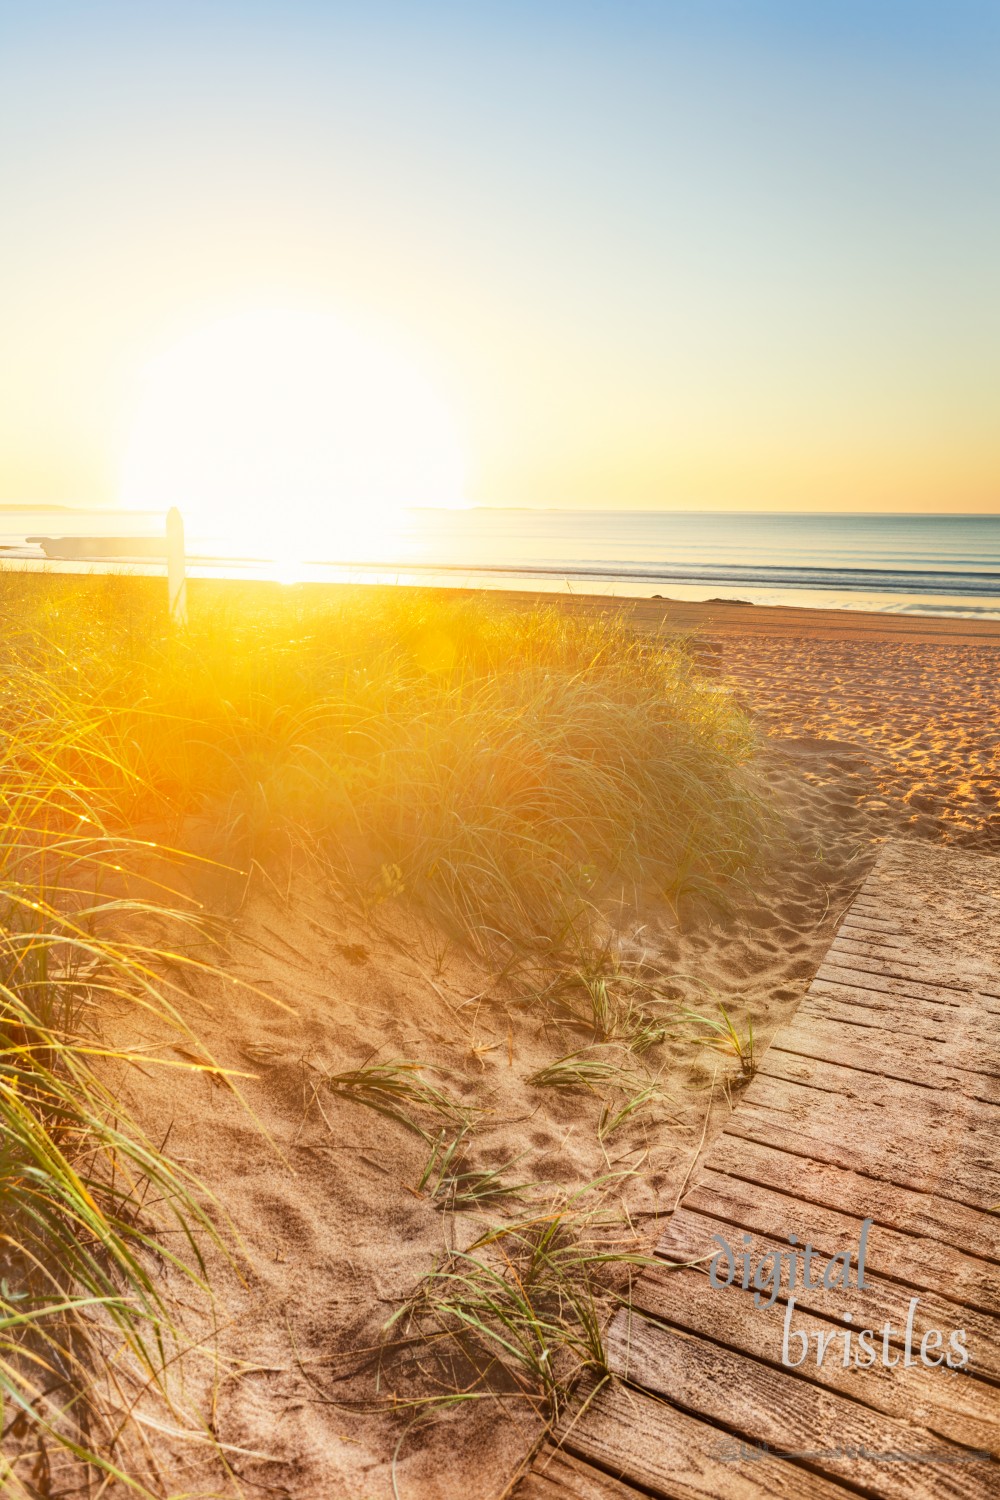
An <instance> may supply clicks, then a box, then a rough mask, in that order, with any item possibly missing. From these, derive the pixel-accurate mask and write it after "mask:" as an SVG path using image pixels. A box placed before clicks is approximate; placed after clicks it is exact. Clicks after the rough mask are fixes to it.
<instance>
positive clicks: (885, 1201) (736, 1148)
mask: <svg viewBox="0 0 1000 1500" xmlns="http://www.w3.org/2000/svg"><path fill="white" fill-rule="evenodd" d="M705 1166H706V1168H708V1169H711V1170H714V1171H716V1172H720V1173H726V1174H728V1175H729V1176H732V1177H738V1178H741V1179H743V1180H745V1181H746V1182H747V1183H750V1184H758V1185H764V1186H765V1187H772V1186H773V1188H775V1189H776V1190H778V1191H781V1192H786V1193H788V1194H789V1195H791V1196H792V1197H794V1198H796V1199H798V1200H800V1201H802V1202H805V1203H810V1204H819V1205H824V1206H828V1207H829V1208H831V1209H834V1210H837V1211H839V1212H840V1213H844V1214H850V1215H851V1217H852V1218H853V1219H855V1221H856V1222H857V1223H858V1224H860V1222H861V1220H862V1219H864V1218H866V1217H867V1216H868V1215H869V1214H877V1216H878V1221H879V1223H880V1224H883V1225H886V1226H887V1227H889V1228H891V1229H896V1230H899V1231H900V1232H901V1233H903V1234H911V1235H915V1236H917V1237H918V1238H919V1239H920V1240H922V1241H931V1242H933V1243H931V1244H929V1245H928V1253H929V1254H936V1253H937V1251H936V1249H935V1245H936V1244H944V1245H948V1246H952V1245H961V1246H962V1247H963V1249H964V1250H965V1251H966V1252H967V1253H968V1254H969V1255H973V1256H977V1257H979V1258H981V1259H983V1260H986V1261H989V1262H992V1263H994V1264H996V1263H1000V1216H998V1215H996V1214H989V1213H984V1212H982V1211H977V1210H976V1209H974V1208H967V1207H965V1206H964V1205H963V1204H960V1203H955V1202H954V1201H952V1200H949V1199H942V1198H937V1197H935V1196H934V1195H933V1194H931V1193H922V1192H919V1191H915V1190H913V1189H911V1188H908V1187H903V1186H900V1185H899V1184H896V1183H889V1182H884V1181H882V1182H873V1181H872V1179H871V1178H870V1177H867V1176H865V1175H864V1173H863V1172H861V1171H860V1170H857V1166H858V1164H857V1163H856V1162H855V1163H853V1164H852V1167H850V1168H845V1167H838V1166H833V1165H831V1164H830V1163H829V1162H822V1161H816V1160H812V1159H810V1158H808V1157H803V1156H794V1155H792V1154H791V1153H790V1152H788V1151H785V1150H781V1149H780V1148H777V1147H773V1146H768V1145H763V1144H761V1143H760V1142H757V1141H751V1140H744V1139H742V1138H741V1137H739V1136H735V1135H733V1134H731V1133H729V1132H727V1133H726V1134H724V1135H722V1136H720V1137H719V1138H718V1140H717V1141H716V1142H715V1144H714V1145H713V1147H712V1149H711V1151H710V1152H709V1154H708V1156H707V1157H706V1160H705ZM685 1201H686V1200H685Z"/></svg>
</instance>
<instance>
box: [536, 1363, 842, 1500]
mask: <svg viewBox="0 0 1000 1500" xmlns="http://www.w3.org/2000/svg"><path fill="white" fill-rule="evenodd" d="M582 1401H583V1402H589V1404H588V1405H587V1406H586V1409H585V1410H584V1412H583V1415H582V1417H579V1418H577V1419H574V1418H573V1417H570V1418H569V1419H568V1420H567V1422H566V1423H565V1425H564V1427H562V1428H560V1429H559V1431H558V1433H557V1438H558V1441H559V1442H560V1444H561V1446H562V1447H563V1448H565V1449H566V1450H568V1451H569V1452H571V1453H573V1454H575V1455H576V1457H578V1458H582V1459H585V1460H586V1461H587V1462H588V1463H591V1464H596V1465H597V1466H598V1467H599V1468H601V1469H604V1470H606V1471H607V1472H608V1473H609V1474H611V1475H613V1476H614V1477H615V1478H623V1479H625V1478H627V1479H628V1481H629V1482H630V1483H631V1484H633V1485H638V1486H639V1488H640V1489H643V1490H646V1491H647V1492H648V1493H649V1494H651V1495H656V1496H657V1497H659V1500H846V1495H847V1494H848V1492H847V1491H845V1490H844V1488H843V1487H842V1486H841V1485H838V1484H837V1483H836V1482H835V1481H834V1480H831V1479H825V1478H820V1477H819V1476H818V1475H815V1474H811V1473H809V1471H808V1470H807V1469H803V1468H800V1467H799V1466H798V1465H797V1464H792V1463H788V1462H786V1461H785V1460H783V1459H779V1458H773V1457H770V1456H768V1457H765V1458H763V1459H762V1460H761V1461H759V1462H751V1463H738V1462H734V1461H733V1457H732V1456H729V1457H726V1456H725V1455H726V1454H729V1455H732V1453H733V1443H732V1438H731V1435H730V1434H729V1433H727V1432H720V1430H719V1428H718V1427H715V1426H712V1425H711V1424H710V1423H708V1422H700V1421H698V1420H697V1418H695V1417H691V1416H688V1415H687V1413H685V1412H682V1411H679V1410H678V1409H677V1407H676V1406H673V1405H669V1404H668V1403H667V1402H666V1401H664V1400H660V1399H658V1398H657V1397H654V1396H650V1395H647V1394H645V1393H644V1392H641V1391H637V1390H633V1389H631V1388H630V1387H628V1386H626V1385H623V1384H622V1383H621V1381H618V1380H612V1381H608V1382H607V1383H606V1384H605V1385H604V1386H602V1388H601V1389H600V1390H599V1391H598V1392H597V1394H596V1396H591V1394H590V1392H589V1391H587V1392H584V1394H583V1397H582ZM737 1456H738V1454H737Z"/></svg>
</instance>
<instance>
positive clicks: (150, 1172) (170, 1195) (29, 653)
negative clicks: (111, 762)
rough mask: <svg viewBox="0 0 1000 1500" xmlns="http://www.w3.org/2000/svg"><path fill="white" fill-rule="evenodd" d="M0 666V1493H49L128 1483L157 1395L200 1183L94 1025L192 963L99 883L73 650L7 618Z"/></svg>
mask: <svg viewBox="0 0 1000 1500" xmlns="http://www.w3.org/2000/svg"><path fill="white" fill-rule="evenodd" d="M0 668H2V673H3V677H2V688H0V693H2V697H0V1432H2V1434H3V1447H4V1458H3V1460H2V1466H0V1490H2V1492H3V1493H5V1494H7V1493H10V1494H12V1495H18V1494H46V1493H50V1492H56V1491H58V1492H60V1493H62V1492H63V1488H62V1487H64V1486H68V1485H69V1478H68V1477H67V1476H71V1475H72V1474H73V1473H74V1472H75V1473H77V1475H78V1476H79V1474H81V1473H83V1472H84V1471H86V1470H88V1469H90V1470H91V1471H93V1470H99V1471H103V1472H104V1473H105V1475H106V1476H117V1477H118V1478H119V1479H120V1480H121V1481H122V1482H136V1483H137V1481H135V1474H136V1473H137V1472H138V1471H139V1470H141V1469H142V1468H143V1467H144V1465H143V1462H142V1457H141V1451H140V1450H141V1442H140V1441H139V1439H138V1436H137V1430H136V1429H135V1427H134V1424H133V1423H132V1420H131V1409H132V1407H133V1405H134V1403H135V1402H136V1401H137V1399H138V1398H139V1397H140V1394H141V1393H142V1392H143V1391H145V1392H146V1399H147V1401H148V1399H149V1395H150V1393H152V1392H156V1391H158V1392H159V1394H160V1396H161V1397H163V1398H164V1399H166V1400H167V1401H168V1402H169V1401H170V1399H171V1398H170V1394H169V1391H168V1388H167V1382H166V1371H167V1367H168V1364H169V1361H170V1358H171V1355H172V1351H173V1348H174V1346H175V1342H176V1336H177V1328H176V1326H175V1324H174V1321H173V1318H172V1315H171V1312H170V1309H169V1308H168V1306H167V1305H166V1303H165V1301H164V1297H163V1293H162V1287H163V1285H164V1282H163V1273H164V1271H165V1270H168V1269H170V1268H172V1269H173V1270H174V1271H175V1272H179V1273H180V1275H181V1276H182V1277H184V1278H186V1279H187V1280H188V1281H189V1282H190V1283H194V1284H197V1285H199V1286H202V1288H203V1289H204V1284H203V1280H202V1273H203V1263H202V1260H201V1256H200V1253H199V1237H200V1236H201V1235H205V1234H207V1235H209V1236H214V1233H215V1231H214V1230H213V1228H212V1224H211V1220H210V1218H209V1216H208V1214H207V1212H206V1209H205V1205H204V1195H203V1194H201V1193H200V1192H199V1191H198V1188H197V1185H196V1184H195V1183H194V1182H193V1181H192V1180H191V1179H190V1178H189V1177H188V1176H187V1175H186V1174H185V1173H184V1172H183V1171H181V1170H180V1169H179V1168H178V1167H177V1166H176V1165H175V1164H173V1163H171V1162H170V1161H169V1159H168V1158H167V1157H166V1156H165V1155H164V1154H163V1153H162V1152H161V1151H160V1150H158V1149H157V1148H156V1146H155V1145H154V1144H153V1143H152V1142H151V1141H150V1140H148V1139H147V1138H145V1136H144V1135H143V1133H142V1132H141V1131H140V1130H139V1129H138V1128H136V1126H135V1125H134V1124H132V1123H131V1122H130V1121H129V1120H128V1118H127V1115H126V1113H125V1111H124V1110H123V1108H122V1104H121V1100H120V1099H119V1098H118V1097H117V1093H116V1091H115V1090H114V1088H113V1087H112V1081H113V1070H114V1069H115V1068H118V1069H120V1068H122V1067H124V1066H127V1057H126V1055H125V1054H124V1053H123V1052H121V1051H120V1050H117V1049H115V1048H114V1047H111V1046H108V1045H106V1043H105V1042H104V1040H103V1038H102V1029H101V1027H100V1025H99V1017H100V1015H101V1014H106V1013H107V1012H108V1011H109V1010H115V1011H117V1012H118V1013H121V1011H122V1010H123V1009H124V1008H129V1007H130V1008H136V1007H138V1008H141V1009H142V1010H143V1011H144V1012H145V1013H146V1014H147V1015H148V1014H153V1015H155V1016H157V1017H158V1018H160V1019H161V1020H163V1021H166V1022H168V1023H169V1024H170V1025H172V1026H180V1022H179V1018H178V1017H177V1015H176V1013H175V1011H174V1007H173V1005H172V1002H171V991H172V990H174V989H175V985H174V982H173V981H171V980H170V978H169V977H168V975H167V973H166V963H167V961H168V960H169V963H170V964H171V965H172V966H173V968H174V969H175V970H176V968H177V966H178V965H181V966H184V965H189V966H191V967H198V966H199V960H198V959H197V958H194V957H188V958H185V957H184V956H183V955H177V954H175V953H174V952H172V951H171V952H169V953H168V952H165V951H163V950H162V949H159V948H158V947H157V946H156V945H155V944H154V943H151V942H150V941H148V940H143V939H142V938H141V936H140V934H139V933H138V931H136V930H133V931H132V933H131V935H130V934H129V931H128V924H129V921H130V920H131V921H132V922H133V924H134V923H135V921H136V919H145V920H146V921H148V920H150V919H154V918H155V920H156V921H157V922H159V923H160V924H161V925H162V924H164V923H167V924H169V925H173V926H174V927H175V928H176V926H177V924H178V923H179V924H181V927H182V928H185V927H189V926H190V924H191V921H192V918H191V916H190V914H189V913H186V912H184V911H180V910H179V911H176V912H172V911H171V910H170V909H169V908H168V907H167V906H166V905H165V904H163V903H151V902H148V901H138V900H131V901H129V900H124V899H122V897H121V895H120V894H115V893H114V892H112V891H110V890H109V886H110V885H111V883H112V882H113V881H114V880H116V879H120V875H121V870H122V861H123V860H124V859H125V858H126V857H127V849H128V840H123V839H122V837H120V836H118V835H112V834H111V833H110V832H108V830H107V829H106V828H104V827H103V826H102V819H101V812H100V810H99V808H98V806H96V805H95V802H94V800H93V798H92V792H93V785H94V783H95V782H103V781H104V780H105V779H106V777H107V774H108V769H109V768H108V765H107V762H106V755H107V740H106V736H105V734H104V732H103V725H102V723H101V719H100V715H99V714H95V712H94V711H93V709H92V708H90V707H86V706H85V704H84V702H83V701H82V700H81V697H80V696H79V695H77V694H76V693H75V692H74V690H73V668H72V664H71V663H70V662H68V661H67V660H65V659H61V658H60V657H58V656H55V657H53V656H51V655H50V654H49V653H48V651H47V649H46V648H44V647H43V645H42V644H41V643H40V641H39V640H38V638H37V637H36V636H34V635H33V634H31V633H26V634H21V635H19V634H18V633H16V632H15V631H13V630H8V631H7V632H5V633H4V635H3V646H2V648H0ZM146 1061H147V1065H148V1059H147V1060H146ZM154 1204H155V1207H154ZM173 1414H174V1415H176V1412H175V1413H173ZM182 1420H184V1419H182Z"/></svg>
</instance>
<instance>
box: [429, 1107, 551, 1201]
mask: <svg viewBox="0 0 1000 1500" xmlns="http://www.w3.org/2000/svg"><path fill="white" fill-rule="evenodd" d="M467 1137H468V1129H467V1127H463V1129H461V1130H460V1131H459V1132H458V1134H457V1135H456V1136H454V1137H453V1138H452V1139H451V1140H450V1141H449V1140H448V1132H447V1131H446V1130H442V1131H441V1133H440V1134H439V1135H438V1137H437V1139H436V1140H435V1141H434V1143H433V1144H432V1146H431V1149H430V1154H429V1156H428V1158H427V1161H426V1164H425V1166H424V1170H423V1172H422V1173H421V1176H420V1181H419V1183H418V1184H417V1191H418V1192H421V1193H426V1194H427V1196H428V1197H429V1198H430V1199H431V1200H432V1202H433V1203H434V1206H435V1207H436V1208H440V1209H444V1210H446V1211H448V1212H456V1211H460V1210H463V1209H464V1210H468V1209H481V1208H485V1207H487V1206H488V1205H490V1204H496V1203H498V1202H500V1201H501V1200H503V1199H506V1198H519V1197H520V1196H521V1194H522V1193H524V1192H525V1191H526V1190H527V1189H528V1188H529V1187H530V1186H531V1184H530V1183H527V1182H507V1181H505V1179H504V1175H503V1174H504V1173H505V1172H509V1171H510V1169H511V1168H512V1167H514V1166H516V1164H517V1162H518V1161H519V1160H520V1158H519V1157H515V1158H514V1160H513V1161H508V1162H505V1163H504V1164H503V1166H500V1167H492V1168H484V1167H473V1166H471V1165H470V1163H469V1161H468V1160H467V1147H468V1139H467Z"/></svg>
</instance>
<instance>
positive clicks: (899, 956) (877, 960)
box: [830, 930, 998, 1009]
mask: <svg viewBox="0 0 1000 1500" xmlns="http://www.w3.org/2000/svg"><path fill="white" fill-rule="evenodd" d="M841 953H842V954H845V955H846V956H847V958H848V961H849V962H852V961H853V960H854V959H855V958H857V959H860V960H863V961H864V966H865V967H866V968H867V967H868V965H872V966H873V969H872V972H873V973H876V974H883V973H884V974H892V975H894V976H895V977H896V978H899V979H916V980H917V981H918V982H921V983H924V984H934V985H939V986H941V987H942V988H944V989H952V990H958V991H959V992H960V993H962V994H968V993H969V992H970V991H971V992H972V993H975V994H978V995H982V996H984V997H986V998H989V999H992V1000H996V999H997V998H998V997H997V995H996V994H995V990H996V988H997V980H996V975H995V973H994V971H993V969H992V967H991V966H990V965H989V964H987V963H974V962H971V961H969V960H965V961H964V962H961V961H959V960H958V959H956V958H953V957H949V958H943V957H942V955H941V953H940V952H939V951H938V949H937V948H936V947H932V946H930V945H928V946H927V947H921V945H920V943H919V942H916V941H914V940H912V939H908V940H907V941H906V942H905V943H904V942H901V941H897V940H894V939H893V940H889V939H879V938H876V937H874V935H869V937H868V938H867V940H865V941H862V940H860V939H859V938H858V937H857V936H856V935H855V934H852V933H846V934H845V933H844V932H843V930H841V931H840V932H839V933H838V934H837V936H836V937H835V938H834V940H833V942H832V943H831V944H830V961H831V962H835V961H836V959H835V955H837V954H841ZM993 1008H994V1009H995V1008H996V1007H993Z"/></svg>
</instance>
